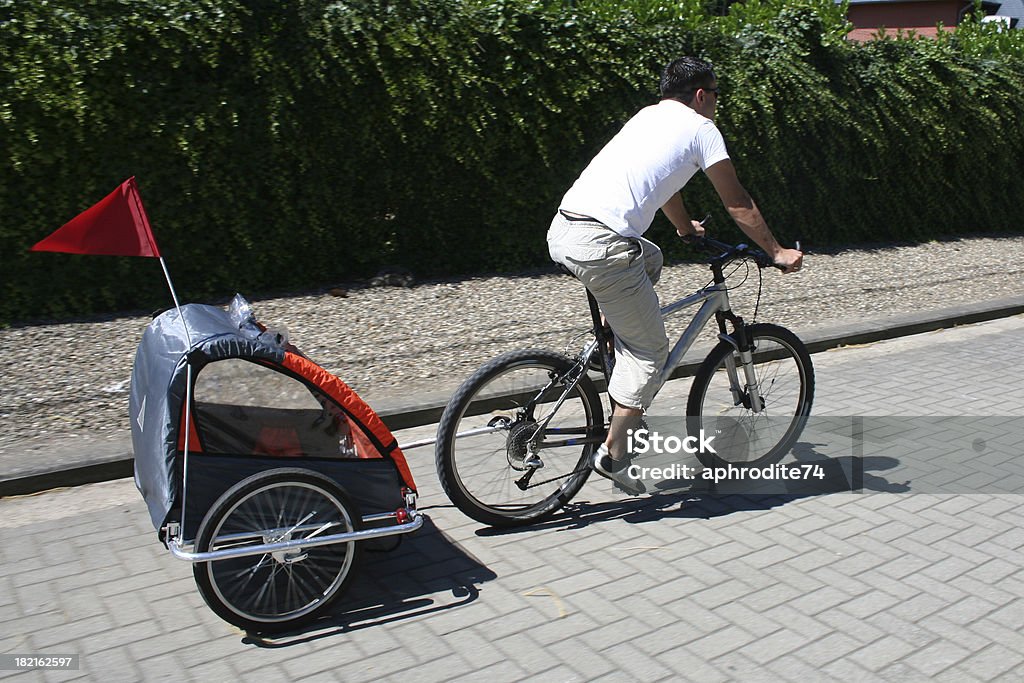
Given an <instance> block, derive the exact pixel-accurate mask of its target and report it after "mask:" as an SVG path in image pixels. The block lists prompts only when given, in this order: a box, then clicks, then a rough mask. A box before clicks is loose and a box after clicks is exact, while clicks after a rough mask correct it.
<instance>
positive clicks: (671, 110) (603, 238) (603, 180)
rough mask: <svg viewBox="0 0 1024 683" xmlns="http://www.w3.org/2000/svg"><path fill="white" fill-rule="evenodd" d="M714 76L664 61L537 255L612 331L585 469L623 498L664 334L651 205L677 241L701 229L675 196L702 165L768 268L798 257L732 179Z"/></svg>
mask: <svg viewBox="0 0 1024 683" xmlns="http://www.w3.org/2000/svg"><path fill="white" fill-rule="evenodd" d="M718 97H719V89H718V81H717V78H716V77H715V73H714V71H713V70H712V68H711V65H710V64H708V63H707V62H704V61H702V60H700V59H696V58H694V57H682V58H680V59H677V60H675V61H673V62H672V63H671V64H669V65H668V66H666V67H665V69H664V71H663V72H662V77H661V101H660V102H659V103H658V104H655V105H651V106H649V107H645V108H644V109H641V110H640V111H639V112H637V114H636V115H634V116H633V118H631V119H630V120H629V121H627V122H626V124H625V125H624V126H623V127H622V130H620V131H619V133H618V134H616V135H615V137H613V138H612V139H611V141H609V142H608V144H607V145H605V147H604V148H603V149H602V150H601V151H600V152H599V153H598V154H597V156H595V157H594V159H593V160H592V161H591V162H590V165H589V166H587V168H586V169H584V171H583V173H582V174H581V175H580V177H579V178H578V179H577V180H576V182H575V183H574V184H573V186H572V187H571V188H570V189H569V191H568V192H567V193H566V194H565V196H564V197H563V198H562V202H561V204H560V205H559V208H558V213H557V214H556V215H555V217H554V220H553V221H552V222H551V228H550V229H549V230H548V235H547V240H548V250H549V252H550V254H551V258H552V259H554V261H555V262H557V263H561V264H563V265H564V266H566V267H567V268H568V269H569V270H570V271H572V273H573V274H574V275H575V276H576V277H578V278H579V279H580V281H582V282H583V284H584V285H585V286H586V287H587V289H589V290H590V291H591V293H592V294H593V295H594V298H595V299H597V302H598V304H599V305H600V307H601V312H602V314H603V315H604V317H605V319H606V320H607V322H608V324H609V325H610V326H611V328H612V330H613V332H614V338H615V359H616V361H615V367H614V370H613V371H612V375H611V378H610V380H609V383H608V394H609V396H611V398H612V400H613V402H614V410H613V412H612V421H611V428H610V429H609V432H608V437H607V439H606V440H605V442H604V443H603V444H602V445H601V446H600V447H599V448H598V449H597V451H596V452H595V453H594V457H593V461H592V466H593V468H594V469H595V470H596V471H597V472H598V473H599V474H601V475H602V476H605V477H607V478H609V479H612V480H613V481H615V482H617V483H619V484H620V485H621V486H622V487H623V488H625V489H626V490H627V491H630V492H631V493H641V492H643V490H644V489H643V484H642V483H641V482H639V481H636V480H633V479H631V478H629V477H628V476H627V474H626V470H627V467H628V464H629V463H628V459H627V453H626V432H627V429H629V428H630V427H632V426H634V425H636V424H637V422H638V421H639V419H640V416H641V415H643V412H644V411H645V410H646V409H647V408H648V407H649V406H650V404H651V402H652V401H653V400H654V396H655V394H656V393H657V392H658V389H659V388H660V387H659V386H658V376H659V374H660V372H661V369H662V368H663V367H664V365H665V362H666V360H667V358H668V336H667V335H666V333H665V324H664V321H663V320H662V317H661V312H660V307H659V304H658V296H657V294H656V293H655V291H654V285H655V283H657V282H658V278H659V277H660V275H661V267H662V263H663V258H662V254H661V250H660V249H659V248H658V247H657V245H655V244H654V243H653V242H651V241H649V240H646V239H644V237H643V234H644V232H646V231H647V229H648V228H649V227H650V226H651V223H652V222H653V220H654V215H655V213H656V212H657V210H658V209H659V208H660V209H661V210H662V212H663V213H664V214H665V216H667V217H668V219H669V221H670V222H671V223H672V225H673V226H674V227H675V229H676V232H677V233H679V235H680V236H683V237H685V236H689V235H696V236H700V235H703V233H704V228H703V227H702V226H701V224H700V223H699V222H697V221H694V220H691V219H690V215H689V213H688V212H687V210H686V207H685V206H684V204H683V200H682V197H681V196H680V194H679V192H680V190H681V189H682V188H683V186H685V185H686V183H687V182H688V181H689V180H690V178H692V177H693V176H694V174H695V173H696V172H697V170H698V169H700V170H702V171H704V173H705V175H707V177H708V178H709V179H710V180H711V184H712V185H713V186H714V188H715V190H716V191H717V192H718V195H719V197H720V198H721V199H722V203H723V204H724V205H725V208H726V209H727V210H728V212H729V215H730V216H731V217H732V219H733V220H734V221H735V222H736V224H737V225H738V226H739V227H740V229H741V230H743V232H744V233H745V234H746V235H747V236H748V237H750V239H752V240H753V241H754V242H756V243H757V244H758V245H759V246H760V247H761V248H762V249H763V250H764V251H765V253H767V254H768V255H769V256H770V257H772V259H773V260H774V262H775V263H776V264H778V265H779V266H781V267H782V268H783V269H784V272H787V273H791V272H794V271H797V270H799V269H800V266H801V264H802V261H803V254H802V253H801V252H800V251H797V250H796V249H786V248H783V247H782V246H781V245H780V244H779V243H778V241H776V239H775V237H774V235H773V234H772V232H771V230H770V229H769V228H768V224H767V223H766V222H765V220H764V217H763V216H762V215H761V212H760V211H759V210H758V208H757V205H756V204H755V203H754V200H753V199H752V198H751V196H750V194H749V193H747V191H746V190H745V189H744V187H743V185H741V184H740V181H739V178H738V177H737V175H736V169H735V168H734V166H733V164H732V161H730V159H729V155H728V152H727V151H726V147H725V141H724V140H723V138H722V134H721V133H720V132H719V130H718V128H717V127H716V126H715V124H714V118H715V109H716V107H717V105H718Z"/></svg>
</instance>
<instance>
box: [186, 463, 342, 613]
mask: <svg viewBox="0 0 1024 683" xmlns="http://www.w3.org/2000/svg"><path fill="white" fill-rule="evenodd" d="M360 522H361V520H360V517H359V515H358V513H357V509H356V507H355V505H354V504H353V503H352V502H351V501H350V499H349V497H348V496H347V495H346V494H345V491H344V489H342V488H341V487H340V486H339V485H338V484H337V483H336V482H335V481H334V480H333V479H330V478H329V477H326V476H324V475H322V474H320V473H317V472H313V471H311V470H306V469H300V468H278V469H273V470H267V471H265V472H259V473H257V474H254V475H252V476H251V477H248V478H246V479H243V480H242V481H240V482H238V483H237V484H235V485H234V486H232V487H231V488H229V489H228V490H227V491H225V492H224V494H223V495H222V496H221V497H220V498H218V499H217V501H216V502H215V503H214V504H213V505H212V506H211V507H210V510H209V512H208V513H207V514H206V516H205V517H204V518H203V521H202V523H201V524H200V526H199V533H198V534H197V535H196V545H195V547H196V551H197V552H208V551H211V550H219V549H225V548H233V547H243V546H244V545H246V544H249V545H258V544H261V543H269V542H273V541H275V540H292V539H295V538H302V537H303V534H305V535H307V536H308V535H312V534H313V533H314V531H315V529H318V528H321V527H323V526H324V525H327V524H330V525H331V527H329V528H327V530H326V533H329V534H337V533H345V532H349V531H355V530H356V529H358V528H359V526H360ZM298 524H302V527H300V528H298V529H297V530H294V531H291V532H287V530H288V529H289V528H290V527H294V526H295V525H298ZM286 532H287V533H286ZM323 533H324V532H323V531H321V532H317V534H318V535H323ZM228 534H233V535H235V538H232V539H227V538H226V535H228ZM240 535H245V536H246V537H245V538H238V536H240ZM218 537H219V538H221V539H224V540H222V541H218ZM358 551H359V544H358V543H356V542H355V541H349V542H347V543H337V544H333V545H327V546H319V547H315V548H307V549H305V550H301V551H290V552H280V553H265V554H263V555H252V556H248V557H239V558H234V559H224V560H211V561H207V562H199V563H196V564H195V565H194V566H193V574H194V577H195V581H196V586H197V587H198V588H199V592H200V594H201V595H202V596H203V599H204V600H205V601H206V604H207V605H209V607H210V609H212V610H213V612H214V613H215V614H216V615H217V616H219V617H220V618H221V619H223V620H225V621H227V622H228V623H231V624H234V625H235V626H238V627H239V628H242V629H245V630H246V631H250V632H265V633H279V632H282V631H290V630H294V629H296V628H298V627H299V626H302V625H303V624H306V623H308V622H310V621H312V620H314V619H316V618H318V617H319V616H321V615H322V614H323V613H324V612H325V611H326V610H327V609H328V608H330V606H331V604H332V603H334V602H335V601H336V600H337V599H338V598H339V597H340V596H341V595H342V594H343V593H344V591H345V588H346V587H347V586H348V583H349V581H350V580H351V578H352V575H353V574H354V568H355V566H356V560H357V559H358V555H359V552H358Z"/></svg>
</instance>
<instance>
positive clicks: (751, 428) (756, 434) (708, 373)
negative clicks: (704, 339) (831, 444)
mask: <svg viewBox="0 0 1024 683" xmlns="http://www.w3.org/2000/svg"><path fill="white" fill-rule="evenodd" d="M747 333H748V334H749V336H750V343H751V347H752V352H753V370H754V376H755V378H756V382H755V384H756V386H757V391H758V394H759V395H760V398H761V401H762V404H763V405H762V406H761V407H760V410H756V411H755V410H753V409H752V405H751V403H752V402H751V397H750V393H749V391H748V390H747V387H746V375H745V373H744V371H743V366H742V364H741V363H740V359H739V353H738V352H737V351H736V349H735V348H734V347H733V346H732V344H730V343H728V342H725V341H723V342H720V343H719V344H718V345H717V346H716V347H715V348H714V349H712V351H711V353H710V354H708V357H707V358H705V359H704V362H703V363H701V365H700V367H699V368H698V370H697V374H696V375H695V376H694V378H693V385H692V386H691V387H690V396H689V399H688V401H687V406H686V414H687V431H688V432H689V433H690V434H698V433H699V432H700V430H704V433H705V434H706V435H711V436H714V437H715V446H716V447H715V449H714V450H715V452H713V453H712V452H710V450H709V451H707V452H705V451H700V452H698V453H697V457H698V459H699V460H700V461H701V463H702V464H703V465H704V466H705V467H721V466H726V465H735V466H738V467H759V466H764V465H770V464H773V463H775V462H778V461H779V460H781V459H782V458H783V457H784V456H785V455H786V453H788V452H789V450H790V449H791V448H792V447H793V444H794V443H796V440H797V439H798V438H799V437H800V433H801V431H803V428H804V425H805V424H806V422H807V416H808V415H810V413H811V404H812V402H813V400H814V368H813V366H812V365H811V357H810V354H808V353H807V349H806V347H804V345H803V342H801V341H800V339H799V338H798V337H797V336H796V335H795V334H793V333H792V332H790V331H789V330H787V329H785V328H784V327H779V326H778V325H770V324H766V323H760V324H755V325H750V326H749V327H748V328H747ZM730 365H731V366H732V367H734V368H735V372H734V373H733V372H731V370H730Z"/></svg>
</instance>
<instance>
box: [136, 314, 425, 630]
mask: <svg viewBox="0 0 1024 683" xmlns="http://www.w3.org/2000/svg"><path fill="white" fill-rule="evenodd" d="M129 410H130V417H131V429H132V446H133V449H134V453H135V483H136V486H137V487H138V488H139V491H140V492H141V493H142V496H143V498H144V499H145V501H146V505H147V506H148V508H149V514H150V518H151V520H152V522H153V525H154V527H155V528H156V529H157V530H158V532H159V538H160V540H161V541H163V542H164V543H165V544H166V545H167V547H168V548H169V549H170V550H171V552H172V553H173V554H174V555H175V556H176V557H179V558H181V559H185V560H188V561H191V562H194V563H195V565H194V570H195V574H196V582H197V585H198V586H199V590H200V592H201V593H202V594H203V597H204V598H205V599H206V601H207V603H208V604H209V605H210V607H211V608H213V610H214V611H215V612H216V613H217V614H218V615H219V616H221V617H222V618H224V619H226V620H227V621H229V622H231V623H234V624H236V625H238V626H241V627H243V628H246V629H248V630H258V631H281V630H288V629H291V628H294V627H296V626H297V625H299V624H301V623H304V622H306V621H309V620H310V619H313V618H315V617H316V616H318V615H320V614H322V613H323V611H324V610H325V609H326V608H327V607H328V605H329V604H330V603H331V602H333V600H334V599H336V598H337V597H339V596H340V594H341V593H342V591H343V589H344V587H345V585H346V584H347V582H348V579H349V578H350V575H351V573H352V568H353V567H354V563H355V559H356V556H357V551H358V546H359V543H358V542H360V541H365V540H367V539H370V538H377V537H382V536H392V535H396V534H402V533H407V532H410V531H414V530H415V529H417V528H419V527H420V526H421V525H422V523H423V519H422V517H421V516H420V515H419V514H418V513H417V511H416V494H415V491H416V486H415V483H414V481H413V478H412V474H411V472H410V471H409V467H408V465H407V463H406V461H405V457H404V455H403V453H402V449H401V448H400V447H399V446H398V443H397V442H396V440H395V437H394V436H393V435H392V434H391V432H390V431H389V430H388V428H387V427H386V426H385V425H384V423H383V422H382V421H381V420H380V418H379V417H378V416H377V414H376V413H374V411H373V410H372V409H371V408H370V407H369V406H368V405H367V404H366V403H364V402H363V401H362V399H360V398H359V396H358V395H357V394H356V393H355V392H354V391H352V389H350V388H349V387H348V386H347V385H346V384H345V383H344V382H342V381H341V380H340V379H338V378H337V377H335V376H334V375H332V374H331V373H329V372H327V371H326V370H324V369H323V368H322V367H320V366H318V365H317V364H316V363H314V362H313V361H311V360H310V359H309V358H307V357H306V356H305V355H303V354H302V353H301V352H300V351H299V350H298V349H297V348H295V347H294V346H292V345H290V344H289V343H288V342H287V340H286V339H284V338H283V336H282V335H281V334H279V333H276V332H274V331H273V330H267V329H266V328H265V327H264V326H262V325H261V324H259V323H258V322H256V320H255V317H254V316H253V315H252V312H251V308H250V307H249V305H248V303H247V302H246V301H245V300H244V299H242V298H241V297H240V296H238V297H236V298H235V300H234V301H233V302H232V304H231V307H230V309H229V310H227V311H225V310H223V309H221V308H218V307H214V306H206V305H199V304H188V305H185V306H181V307H180V308H176V309H171V310H169V311H167V312H165V313H163V314H162V315H160V316H159V317H157V318H156V319H154V320H153V322H152V323H151V324H150V325H149V326H148V327H147V329H146V331H145V333H144V334H143V337H142V342H141V343H140V344H139V348H138V351H137V353H136V357H135V365H134V368H133V370H132V381H131V395H130V399H129Z"/></svg>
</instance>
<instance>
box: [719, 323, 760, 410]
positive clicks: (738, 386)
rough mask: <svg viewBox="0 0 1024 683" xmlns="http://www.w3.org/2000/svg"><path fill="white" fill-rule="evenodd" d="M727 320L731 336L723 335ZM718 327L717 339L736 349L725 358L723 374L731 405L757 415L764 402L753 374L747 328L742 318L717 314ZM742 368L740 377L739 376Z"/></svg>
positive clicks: (751, 350)
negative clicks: (731, 331)
mask: <svg viewBox="0 0 1024 683" xmlns="http://www.w3.org/2000/svg"><path fill="white" fill-rule="evenodd" d="M726 318H728V319H729V320H730V321H731V322H732V324H733V334H732V335H731V336H730V335H728V334H725V319H726ZM718 325H719V329H720V330H721V331H722V333H721V334H719V335H718V338H719V339H721V340H722V341H725V342H727V343H729V344H731V345H732V346H733V348H735V349H736V354H735V355H734V354H729V355H728V356H726V357H725V372H726V374H727V375H728V377H729V390H730V391H731V392H732V400H733V405H737V406H738V405H740V404H743V406H744V407H745V408H747V409H749V410H750V411H751V412H754V413H759V412H761V411H762V410H764V400H763V399H762V398H761V392H760V389H759V388H758V386H757V375H756V374H755V373H754V352H753V349H752V348H751V340H750V335H748V334H747V326H746V324H745V323H744V322H743V318H741V317H739V316H735V315H728V314H723V313H719V314H718ZM737 356H738V357H739V360H740V363H739V364H740V367H739V368H738V367H737V364H736V357H737ZM740 368H742V371H743V372H742V377H741V376H740Z"/></svg>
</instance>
